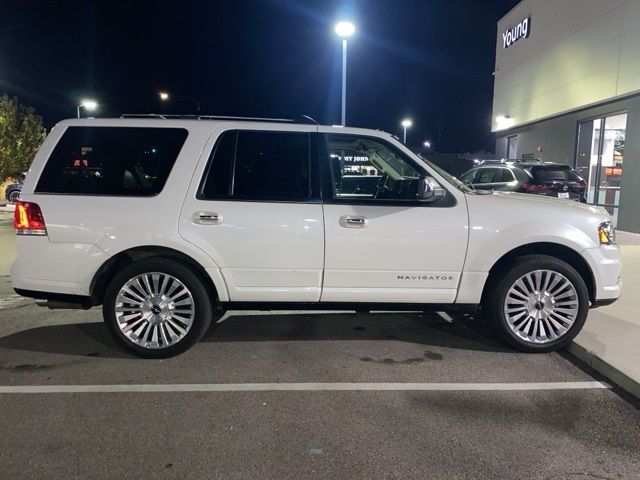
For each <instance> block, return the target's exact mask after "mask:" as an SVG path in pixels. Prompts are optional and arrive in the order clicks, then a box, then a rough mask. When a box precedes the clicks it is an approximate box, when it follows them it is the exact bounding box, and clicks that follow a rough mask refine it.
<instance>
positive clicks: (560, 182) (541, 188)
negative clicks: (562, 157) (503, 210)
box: [460, 162, 587, 203]
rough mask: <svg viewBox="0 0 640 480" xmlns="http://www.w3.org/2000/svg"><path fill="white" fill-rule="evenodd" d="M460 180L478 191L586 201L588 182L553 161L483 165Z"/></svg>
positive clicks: (568, 167) (571, 169)
mask: <svg viewBox="0 0 640 480" xmlns="http://www.w3.org/2000/svg"><path fill="white" fill-rule="evenodd" d="M460 180H461V181H462V182H463V183H465V184H467V185H470V186H472V187H473V188H475V189H477V190H500V191H505V192H521V193H533V194H535V195H543V196H545V197H555V198H566V199H569V200H575V201H579V202H583V203H584V202H586V197H585V193H586V189H587V182H586V181H585V180H584V178H582V177H581V176H580V175H579V174H578V173H577V172H576V171H575V170H574V169H573V168H571V167H570V166H568V165H563V164H560V163H552V162H544V163H543V162H491V163H488V162H484V163H482V164H480V165H478V166H476V167H474V168H472V169H471V170H469V171H467V172H465V173H464V174H463V175H462V176H461V177H460Z"/></svg>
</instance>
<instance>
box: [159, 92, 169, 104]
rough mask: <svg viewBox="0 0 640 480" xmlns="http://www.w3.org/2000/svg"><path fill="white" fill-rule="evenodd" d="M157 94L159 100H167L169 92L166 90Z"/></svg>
mask: <svg viewBox="0 0 640 480" xmlns="http://www.w3.org/2000/svg"><path fill="white" fill-rule="evenodd" d="M158 95H159V96H160V100H162V101H163V102H166V101H167V100H169V94H168V93H167V92H160V93H159V94H158Z"/></svg>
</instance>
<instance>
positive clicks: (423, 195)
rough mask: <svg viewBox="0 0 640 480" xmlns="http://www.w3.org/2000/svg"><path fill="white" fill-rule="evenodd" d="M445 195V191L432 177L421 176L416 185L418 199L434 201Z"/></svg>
mask: <svg viewBox="0 0 640 480" xmlns="http://www.w3.org/2000/svg"><path fill="white" fill-rule="evenodd" d="M446 195H447V191H446V190H445V189H444V188H442V187H441V186H440V184H439V183H438V182H437V181H436V179H435V178H433V177H422V178H421V179H420V183H419V185H418V200H420V201H422V202H436V201H438V200H440V199H441V198H444V197H445V196H446Z"/></svg>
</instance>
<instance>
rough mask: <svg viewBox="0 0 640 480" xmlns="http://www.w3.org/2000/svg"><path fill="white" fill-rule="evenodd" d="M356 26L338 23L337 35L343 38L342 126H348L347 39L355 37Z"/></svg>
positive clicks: (348, 23) (349, 23)
mask: <svg viewBox="0 0 640 480" xmlns="http://www.w3.org/2000/svg"><path fill="white" fill-rule="evenodd" d="M355 31H356V26H355V25H354V24H353V23H351V22H338V23H337V24H336V33H337V34H338V36H339V37H342V126H343V127H344V126H345V125H346V124H347V38H348V37H350V36H351V35H353V34H354V33H355Z"/></svg>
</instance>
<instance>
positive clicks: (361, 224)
mask: <svg viewBox="0 0 640 480" xmlns="http://www.w3.org/2000/svg"><path fill="white" fill-rule="evenodd" d="M339 223H340V226H342V227H344V228H365V227H366V226H367V225H369V219H368V218H367V217H352V216H350V215H343V216H342V217H340V221H339Z"/></svg>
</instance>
